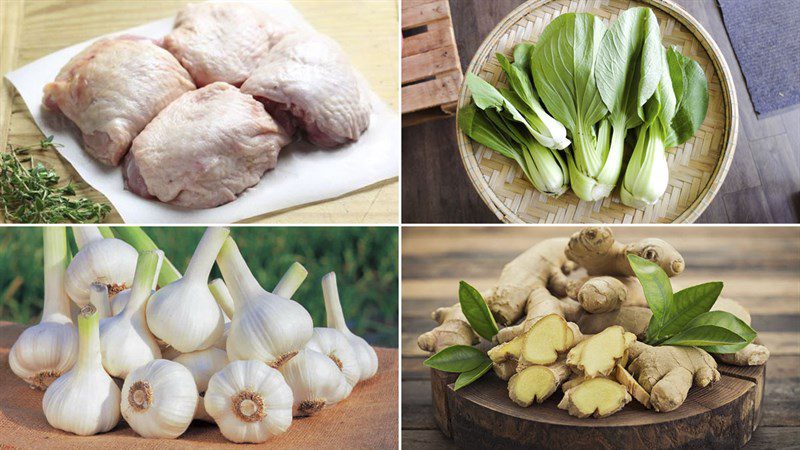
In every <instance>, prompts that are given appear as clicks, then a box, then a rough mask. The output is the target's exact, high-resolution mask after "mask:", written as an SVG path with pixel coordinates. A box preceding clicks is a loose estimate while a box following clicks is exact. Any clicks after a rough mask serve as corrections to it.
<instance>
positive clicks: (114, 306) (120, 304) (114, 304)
mask: <svg viewBox="0 0 800 450" xmlns="http://www.w3.org/2000/svg"><path fill="white" fill-rule="evenodd" d="M153 292H155V291H153ZM150 295H152V293H151V294H150ZM130 299H131V289H130V288H128V289H125V290H123V291H120V292H118V293H117V295H115V296H114V298H112V299H111V315H112V316H116V315H117V314H119V313H121V312H122V310H123V309H125V305H127V304H128V300H130Z"/></svg>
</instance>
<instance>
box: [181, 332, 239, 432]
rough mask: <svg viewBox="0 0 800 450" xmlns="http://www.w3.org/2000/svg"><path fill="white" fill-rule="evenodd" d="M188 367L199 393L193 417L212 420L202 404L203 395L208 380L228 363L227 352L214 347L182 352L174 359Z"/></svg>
mask: <svg viewBox="0 0 800 450" xmlns="http://www.w3.org/2000/svg"><path fill="white" fill-rule="evenodd" d="M174 361H175V362H176V363H179V364H181V365H183V366H184V367H186V368H187V369H189V372H191V374H192V377H194V382H195V385H196V386H197V392H198V393H199V395H200V401H198V402H197V403H198V407H197V411H195V416H194V418H195V419H199V420H205V421H206V422H209V421H210V422H213V419H212V418H211V416H209V415H208V413H207V412H206V410H205V407H204V406H202V405H203V397H204V396H205V394H206V389H208V380H210V379H211V377H212V376H214V374H215V373H217V372H219V371H220V370H222V369H223V368H225V366H227V365H228V354H227V353H225V350H220V349H218V348H216V347H209V348H207V349H205V350H198V351H196V352H192V353H183V354H181V355H179V356H178V357H176V358H175V359H174Z"/></svg>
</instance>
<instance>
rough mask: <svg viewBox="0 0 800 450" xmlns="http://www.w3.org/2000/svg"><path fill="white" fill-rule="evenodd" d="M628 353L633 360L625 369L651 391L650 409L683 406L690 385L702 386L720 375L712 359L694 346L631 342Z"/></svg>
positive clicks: (659, 409) (670, 408)
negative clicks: (653, 345)
mask: <svg viewBox="0 0 800 450" xmlns="http://www.w3.org/2000/svg"><path fill="white" fill-rule="evenodd" d="M629 354H630V357H631V358H632V361H631V363H630V365H629V366H628V370H629V371H630V373H631V374H632V375H633V376H634V378H635V379H636V380H637V381H638V382H639V384H640V385H641V386H642V387H643V388H644V390H645V391H647V392H648V393H649V394H650V402H651V404H652V405H653V409H654V410H656V411H659V412H668V411H673V410H674V409H676V408H677V407H679V406H680V405H682V404H683V402H684V401H685V400H686V396H687V395H688V393H689V389H690V388H691V387H692V385H693V384H694V385H695V386H700V387H705V386H708V385H709V384H711V383H712V382H714V381H718V380H719V378H720V375H719V372H718V371H717V363H716V361H714V358H712V357H711V355H709V354H708V353H707V352H706V351H704V350H702V349H699V348H697V347H674V346H667V345H664V346H659V347H652V346H649V345H647V344H644V343H641V342H634V343H633V344H632V345H631V346H630V348H629Z"/></svg>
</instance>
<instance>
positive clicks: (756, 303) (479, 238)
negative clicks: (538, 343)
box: [402, 226, 800, 450]
mask: <svg viewBox="0 0 800 450" xmlns="http://www.w3.org/2000/svg"><path fill="white" fill-rule="evenodd" d="M577 229H579V228H578V227H535V228H534V227H405V228H404V229H403V247H402V248H403V256H402V258H403V260H402V263H403V281H402V283H403V289H402V292H403V309H402V311H403V317H402V387H403V389H402V442H403V448H409V449H426V448H437V449H438V448H452V447H453V444H452V442H451V441H449V440H448V439H447V438H446V437H445V436H444V435H443V434H442V433H441V432H440V431H439V429H438V428H437V427H436V423H435V421H434V418H433V410H432V406H431V382H430V370H429V369H427V368H426V367H424V366H423V365H422V361H424V360H425V358H426V357H427V356H428V354H427V353H425V352H423V351H422V350H420V349H419V347H417V336H419V335H420V334H422V333H424V332H425V331H428V330H430V329H431V328H433V326H434V325H435V324H436V323H435V322H434V321H433V320H431V318H430V313H431V311H433V310H434V309H436V308H438V307H440V306H449V305H451V304H453V303H455V302H456V301H457V300H456V299H457V297H456V292H457V291H458V282H459V280H465V281H468V282H469V283H471V284H472V285H473V286H475V287H476V288H477V289H478V290H482V289H486V288H489V287H491V286H492V285H493V284H494V283H495V282H496V280H497V277H498V276H499V274H500V270H501V269H502V267H503V265H504V264H505V263H507V262H508V261H510V260H511V259H513V258H514V257H515V256H516V255H517V254H519V253H521V252H522V251H524V250H525V249H527V248H528V247H530V246H531V245H533V244H534V243H536V242H538V241H539V240H542V239H546V238H550V237H564V236H569V235H570V234H571V233H573V232H574V231H575V230H577ZM615 232H616V235H617V237H618V238H619V239H620V240H622V241H624V242H630V241H633V240H637V239H641V238H644V237H658V238H662V239H665V240H667V241H668V242H670V243H671V244H672V245H674V246H675V247H676V248H677V249H678V250H679V251H680V252H681V254H682V255H683V257H684V259H685V260H686V271H685V272H684V273H683V274H681V275H680V276H679V277H677V278H675V279H674V283H675V285H676V286H677V287H680V288H682V287H687V286H691V285H695V284H699V283H703V282H707V281H713V280H721V281H723V282H724V284H725V287H724V288H723V291H722V292H723V295H725V296H728V297H731V298H733V299H735V300H737V301H739V302H741V303H742V304H743V305H744V306H745V307H746V308H747V309H748V310H749V311H750V314H751V316H752V318H753V327H754V328H755V329H756V330H757V331H758V336H759V339H760V340H761V341H762V343H764V344H765V345H766V346H767V347H769V349H770V352H771V357H770V359H769V361H768V362H767V381H766V388H765V397H764V403H763V407H762V410H763V418H762V420H761V425H760V426H759V428H758V429H757V430H756V432H755V433H754V434H753V437H752V439H751V440H750V443H749V444H748V446H747V448H753V449H765V450H767V449H769V450H772V449H777V448H788V447H792V448H798V446H799V445H800V327H799V326H798V324H799V323H800V229H798V228H796V227H792V228H788V227H787V228H775V227H772V228H765V227H746V228H739V227H690V228H687V227H678V226H661V227H625V228H619V227H617V228H616V229H615ZM564 414H566V412H565V413H564Z"/></svg>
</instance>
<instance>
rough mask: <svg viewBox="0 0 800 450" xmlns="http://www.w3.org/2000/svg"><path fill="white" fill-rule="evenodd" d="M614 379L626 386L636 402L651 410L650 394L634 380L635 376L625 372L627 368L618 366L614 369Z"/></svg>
mask: <svg viewBox="0 0 800 450" xmlns="http://www.w3.org/2000/svg"><path fill="white" fill-rule="evenodd" d="M614 379H615V380H617V382H618V383H619V384H621V385H623V386H625V389H626V390H627V391H628V393H629V394H631V396H633V398H635V399H636V401H638V402H639V403H641V404H642V405H644V407H645V408H647V409H650V408H651V407H652V405H651V404H650V394H648V393H647V391H645V390H644V388H643V387H642V385H640V384H639V383H638V382H637V381H636V379H634V378H633V375H631V374H630V373H629V372H628V371H627V370H625V367H623V366H622V365H620V364H617V366H616V367H615V368H614Z"/></svg>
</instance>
